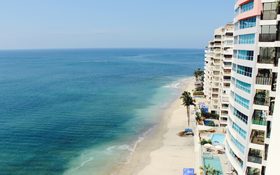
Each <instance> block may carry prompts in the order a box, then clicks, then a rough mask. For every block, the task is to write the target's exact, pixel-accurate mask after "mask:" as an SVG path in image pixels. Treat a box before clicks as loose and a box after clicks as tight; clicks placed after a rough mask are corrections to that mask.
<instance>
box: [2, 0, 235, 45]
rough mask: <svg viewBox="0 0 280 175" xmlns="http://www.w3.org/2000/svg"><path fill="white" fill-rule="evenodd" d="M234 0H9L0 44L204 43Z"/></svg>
mask: <svg viewBox="0 0 280 175" xmlns="http://www.w3.org/2000/svg"><path fill="white" fill-rule="evenodd" d="M234 2H235V1H234V0H203V1H198V0H45V1H43V0H8V1H3V0H2V1H1V6H0V23H1V25H0V49H30V48H131V47H132V48H135V47H136V48H203V47H204V46H205V45H206V44H207V41H208V40H209V39H210V38H211V37H212V33H213V30H214V29H215V28H217V27H220V26H221V25H223V24H225V23H227V22H231V21H232V18H233V5H234Z"/></svg>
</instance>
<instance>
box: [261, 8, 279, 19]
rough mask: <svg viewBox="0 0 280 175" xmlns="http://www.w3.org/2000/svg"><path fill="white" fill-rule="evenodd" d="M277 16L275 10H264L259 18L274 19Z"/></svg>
mask: <svg viewBox="0 0 280 175" xmlns="http://www.w3.org/2000/svg"><path fill="white" fill-rule="evenodd" d="M276 18H277V10H264V11H263V13H262V15H261V19H262V20H275V19H276Z"/></svg>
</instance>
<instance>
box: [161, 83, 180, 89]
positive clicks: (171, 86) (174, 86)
mask: <svg viewBox="0 0 280 175" xmlns="http://www.w3.org/2000/svg"><path fill="white" fill-rule="evenodd" d="M163 87H164V88H171V89H179V87H180V82H173V83H171V84H168V85H165V86H163Z"/></svg>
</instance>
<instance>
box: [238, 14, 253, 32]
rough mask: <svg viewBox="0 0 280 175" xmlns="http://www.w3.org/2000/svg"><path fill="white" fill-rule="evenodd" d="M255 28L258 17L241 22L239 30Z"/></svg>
mask: <svg viewBox="0 0 280 175" xmlns="http://www.w3.org/2000/svg"><path fill="white" fill-rule="evenodd" d="M255 26H256V17H253V18H248V19H245V20H241V21H240V25H239V28H240V29H246V28H250V27H255Z"/></svg>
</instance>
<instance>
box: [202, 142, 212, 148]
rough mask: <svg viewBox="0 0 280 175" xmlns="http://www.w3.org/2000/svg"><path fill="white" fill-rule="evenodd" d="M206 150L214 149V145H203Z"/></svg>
mask: <svg viewBox="0 0 280 175" xmlns="http://www.w3.org/2000/svg"><path fill="white" fill-rule="evenodd" d="M203 147H204V148H212V147H213V145H211V144H209V143H206V144H205V145H203Z"/></svg>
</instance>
